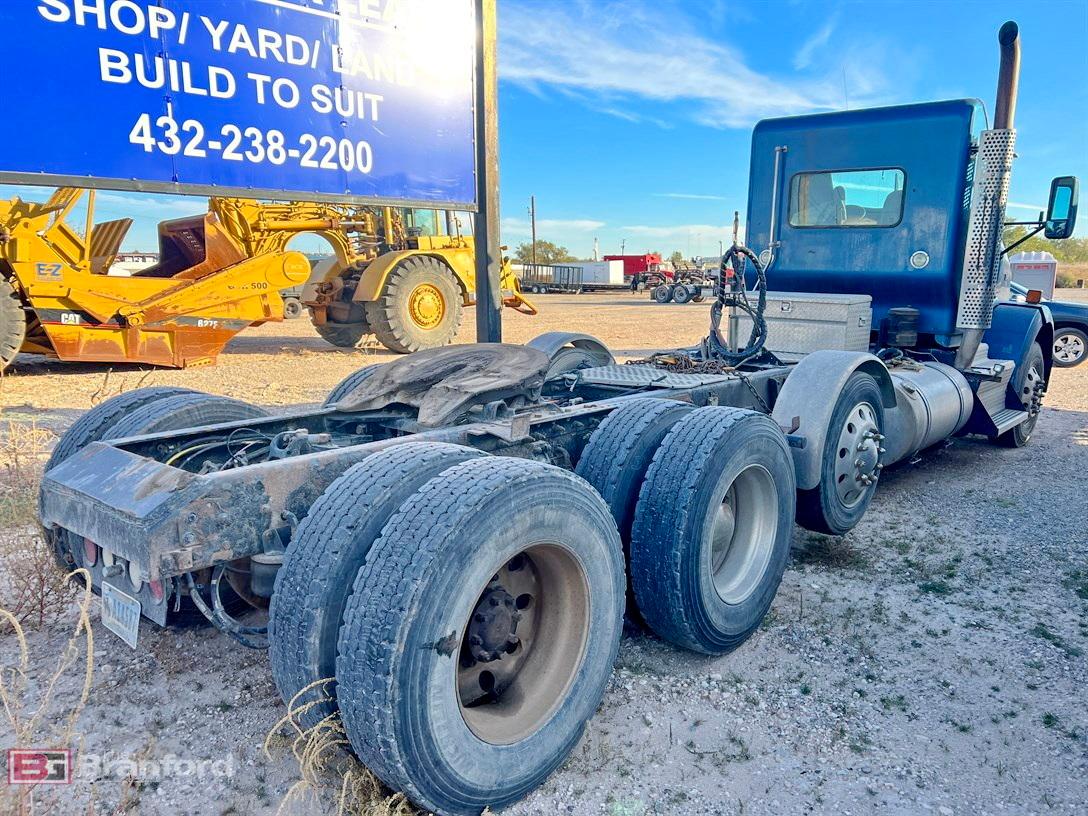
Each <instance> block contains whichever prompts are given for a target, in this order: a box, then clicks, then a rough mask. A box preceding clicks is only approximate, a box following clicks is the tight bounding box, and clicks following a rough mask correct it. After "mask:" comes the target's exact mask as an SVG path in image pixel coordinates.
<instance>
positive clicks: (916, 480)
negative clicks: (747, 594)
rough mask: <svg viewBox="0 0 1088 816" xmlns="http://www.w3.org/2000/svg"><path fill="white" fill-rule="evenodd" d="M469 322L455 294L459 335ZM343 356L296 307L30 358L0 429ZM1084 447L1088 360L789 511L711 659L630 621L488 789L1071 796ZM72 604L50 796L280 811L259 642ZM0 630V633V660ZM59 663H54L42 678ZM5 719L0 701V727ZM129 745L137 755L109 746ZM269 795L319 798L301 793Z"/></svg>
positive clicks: (1087, 582)
mask: <svg viewBox="0 0 1088 816" xmlns="http://www.w3.org/2000/svg"><path fill="white" fill-rule="evenodd" d="M1065 294H1066V293H1063V296H1064V295H1065ZM1075 294H1079V295H1081V296H1082V297H1083V296H1084V295H1085V293H1075ZM1085 299H1088V298H1085ZM540 300H541V302H542V306H543V309H544V313H543V315H541V316H540V317H537V318H528V317H521V316H517V315H508V317H507V321H506V337H507V339H508V340H510V341H513V342H521V341H525V340H527V339H529V338H531V337H532V336H534V335H536V334H538V333H540V332H543V331H548V330H551V329H557V328H570V327H578V328H581V329H582V330H584V331H587V332H589V333H592V334H595V335H597V336H599V337H601V338H602V339H604V340H606V341H607V342H608V343H609V345H610V346H612V347H613V348H615V349H619V350H620V351H621V354H623V355H629V356H640V355H642V354H644V353H645V352H646V351H649V350H651V349H653V348H656V347H664V346H668V345H672V344H674V343H677V342H688V341H694V340H695V339H696V338H697V337H698V336H699V335H700V334H701V333H702V332H703V331H704V330H705V328H704V322H705V320H706V309H705V307H703V308H700V307H697V306H683V307H677V306H667V307H660V306H654V305H651V304H649V303H648V302H647V301H646V300H645V299H644V298H643V297H638V298H635V297H633V296H629V295H626V294H623V295H616V296H582V297H560V296H551V297H542V298H540ZM472 335H473V326H472V325H471V320H466V325H465V330H464V332H463V334H462V339H463V340H464V341H470V340H471V339H472ZM366 356H368V358H369V359H373V360H377V359H382V358H383V357H384V356H385V355H383V354H380V353H378V352H377V351H374V350H371V351H369V352H366ZM363 357H364V354H363V353H349V352H342V351H337V350H334V349H330V348H329V347H327V346H325V345H324V344H323V343H322V341H321V340H319V339H318V338H317V337H316V336H315V335H314V334H313V332H312V330H311V329H310V328H309V326H308V324H307V323H306V322H305V321H296V322H294V323H290V324H280V325H270V326H265V327H262V328H260V329H257V330H254V331H251V332H248V333H246V334H245V335H243V336H242V337H240V338H239V339H237V340H236V341H235V342H234V343H233V344H232V345H231V347H230V348H229V349H228V352H227V353H226V354H225V355H224V356H223V357H222V358H221V360H220V364H219V365H218V366H217V367H215V368H209V369H202V370H194V371H184V372H171V371H155V372H153V373H151V374H150V375H147V376H146V378H145V374H144V372H141V371H138V370H135V369H130V370H127V371H122V370H114V371H113V372H112V373H110V374H109V376H108V377H107V369H106V367H105V366H100V367H92V368H90V369H88V368H87V367H78V366H68V365H63V364H59V363H50V362H45V361H41V360H35V359H33V358H26V360H25V361H20V362H19V364H17V365H16V366H15V367H14V368H13V369H12V370H11V371H10V372H9V373H8V375H7V376H5V377H4V378H3V380H2V381H0V386H2V392H0V405H2V406H3V413H2V415H0V425H3V426H4V427H7V428H8V433H9V435H10V434H11V433H13V432H15V433H26V432H27V428H28V427H30V426H31V425H32V424H36V425H37V427H38V428H40V429H43V430H44V432H45V434H44V437H46V444H49V440H48V437H50V436H52V435H53V434H55V433H59V432H61V431H62V430H63V429H64V428H65V427H66V426H67V425H68V424H69V423H70V422H71V421H72V419H73V418H74V417H75V416H76V415H78V413H79V412H80V411H82V410H85V409H86V408H88V407H89V406H90V405H91V404H92V401H94V400H95V399H99V398H101V397H102V396H103V395H109V394H112V393H117V392H118V391H120V390H122V389H127V388H133V387H135V386H136V385H137V383H138V382H140V381H141V380H142V381H143V384H144V385H147V384H159V385H162V384H183V385H186V386H189V387H193V388H199V389H204V390H208V391H212V392H216V393H222V394H227V395H231V396H235V397H241V398H245V399H249V400H252V401H254V402H258V403H261V404H263V405H270V406H271V405H286V404H291V403H298V402H310V403H312V402H318V401H319V400H321V399H322V398H323V396H324V394H325V393H326V392H327V391H328V390H329V389H330V388H331V387H332V386H333V385H334V384H335V383H336V382H338V381H339V380H340V379H341V378H342V377H343V376H345V375H346V374H347V373H349V372H350V371H351V370H353V369H354V368H356V367H357V366H359V365H361V364H363V362H364V359H363ZM368 361H369V360H368ZM5 419H6V420H9V421H10V422H11V423H12V424H11V425H8V423H6V422H3V420H5ZM7 450H8V455H9V459H10V456H11V446H10V445H9V446H8V448H7ZM3 464H4V465H5V466H6V467H7V468H8V469H9V473H19V474H21V473H25V472H26V471H24V470H18V471H16V470H14V469H13V467H14V466H13V464H12V462H11V461H7V462H4V463H3ZM1086 471H1088V366H1084V367H1082V368H1080V369H1075V370H1072V371H1058V372H1057V373H1056V374H1055V376H1054V379H1053V381H1052V384H1051V389H1050V392H1049V394H1048V396H1047V408H1046V410H1045V412H1044V416H1043V417H1042V419H1041V421H1040V424H1039V428H1038V431H1037V437H1036V438H1035V439H1034V441H1033V442H1032V445H1031V446H1030V447H1028V448H1027V449H1024V450H1020V451H1010V450H1003V449H999V448H996V447H993V446H991V445H989V444H987V443H985V442H983V441H978V440H957V441H955V442H954V443H952V444H951V445H949V446H947V447H941V448H939V449H936V450H933V451H930V452H927V453H926V454H925V455H924V456H923V457H922V461H920V462H919V463H917V464H914V465H907V466H903V467H898V468H895V469H893V470H891V471H889V472H888V473H887V474H886V475H885V477H884V479H883V480H882V481H883V484H882V487H881V490H880V491H879V492H878V494H877V497H876V499H875V501H874V503H873V506H872V509H871V511H870V512H869V514H868V515H867V517H866V519H865V520H864V521H863V523H862V524H861V525H860V526H859V527H858V528H857V529H856V530H854V531H853V532H852V533H851V534H850V535H848V536H847V537H846V538H845V539H843V540H835V541H824V540H813V539H810V537H808V536H807V535H806V534H804V533H798V543H799V544H803V545H805V547H806V548H807V553H806V554H804V555H800V554H799V555H797V556H796V557H795V558H794V561H793V563H792V565H791V567H790V569H789V570H788V571H787V574H786V578H785V581H784V583H783V585H782V588H781V590H780V592H779V594H778V598H777V600H776V602H775V604H774V607H773V609H772V611H771V614H770V615H769V617H768V618H767V620H766V621H765V623H764V625H763V626H762V628H761V630H760V631H759V632H758V634H757V635H756V636H755V637H753V638H752V639H751V640H750V641H749V642H747V643H746V644H745V645H744V646H743V647H742V648H740V649H739V650H738V651H736V652H735V653H733V654H731V655H729V656H727V657H723V658H718V659H708V658H703V657H698V656H694V655H691V654H686V653H682V652H679V651H677V650H675V649H673V648H671V647H669V646H666V645H664V644H663V643H661V642H659V641H658V640H656V639H655V638H653V637H651V636H649V635H646V634H642V633H637V632H629V633H628V636H627V637H625V639H624V643H623V646H622V649H621V653H620V659H619V664H618V666H617V669H616V672H615V674H614V676H613V680H612V684H611V686H610V689H609V692H608V694H607V696H606V698H605V701H604V704H603V706H602V708H601V710H600V712H599V713H598V714H597V716H596V717H595V718H594V719H593V721H592V722H591V723H590V725H589V727H588V729H587V733H586V736H585V739H584V740H583V742H582V744H581V745H580V746H579V748H578V749H577V751H576V752H575V754H574V756H573V757H572V758H571V759H570V761H569V762H568V763H567V764H566V765H565V766H564V768H563V769H562V770H561V771H560V772H559V773H557V774H556V775H555V776H554V777H553V778H552V779H551V780H550V781H549V782H548V783H547V784H546V785H545V786H544V788H542V789H541V790H540V791H538V792H537V793H536V794H534V795H533V796H532V797H530V798H529V799H528V800H526V801H525V802H524V803H521V804H519V805H517V806H516V807H514V808H512V809H511V810H510V811H509V812H511V813H514V814H518V816H527V815H528V814H554V813H571V814H587V815H588V814H609V816H642V815H643V814H674V813H675V814H759V813H767V814H772V813H773V814H780V813H791V814H792V813H802V812H813V813H835V814H840V813H841V814H847V813H852V814H859V813H870V812H880V813H901V814H919V813H922V814H925V813H934V814H940V815H941V816H948V814H953V813H954V814H969V813H970V814H976V813H977V814H983V813H990V814H993V813H1017V814H1019V813H1039V814H1044V813H1045V814H1049V813H1084V812H1085V811H1084V807H1085V804H1084V803H1085V802H1086V801H1088V657H1086V652H1088V525H1086V522H1085V517H1086V514H1088V499H1086V496H1085V494H1086V488H1088V481H1086V479H1085V476H1084V474H1085V472H1086ZM17 518H18V516H17V515H14V516H12V519H17ZM8 523H9V526H10V525H13V524H16V523H17V521H15V520H12V521H9V522H8ZM8 532H10V530H9V531H8ZM799 551H800V550H799ZM3 586H4V585H3V583H2V582H0V591H2V590H3ZM3 603H4V599H3V597H2V596H0V605H3ZM71 614H72V612H71V610H69V614H68V616H67V620H70V619H71ZM93 617H94V619H95V624H94V636H95V641H94V658H95V659H94V664H95V665H94V684H93V691H92V696H91V700H90V704H89V705H88V707H87V709H86V710H85V711H84V712H83V715H82V717H81V719H80V721H79V723H78V726H77V729H76V730H77V732H78V733H79V734H80V735H81V738H82V750H83V752H84V755H85V756H87V757H90V756H92V755H94V756H99V757H105V760H104V762H105V766H106V767H99V768H95V767H89V766H88V767H85V768H84V773H82V774H80V775H79V776H78V777H77V780H76V784H74V785H72V786H71V787H69V788H66V789H64V791H63V793H62V796H61V798H60V801H61V802H62V803H63V804H62V807H61V808H60V809H59V811H58V812H76V810H77V805H78V806H79V808H80V809H81V810H83V811H85V810H86V803H88V802H90V801H93V802H94V803H95V804H96V809H95V812H97V813H108V812H132V813H151V814H175V813H192V814H214V813H222V814H227V813H245V814H249V813H266V812H275V811H276V809H277V807H278V806H279V803H280V802H281V800H282V799H283V797H284V795H285V793H286V792H287V790H288V789H289V787H290V786H291V785H292V784H293V783H294V782H295V781H296V780H297V779H298V776H297V769H296V766H295V763H294V762H293V761H291V760H290V756H289V754H288V753H287V752H286V751H285V750H284V749H282V748H279V749H277V750H276V751H275V752H274V754H273V758H272V759H271V760H268V759H266V758H265V757H264V756H263V754H262V752H261V744H262V742H263V740H264V736H265V734H266V732H268V731H269V730H270V729H271V728H272V727H273V726H274V724H275V723H276V722H277V720H279V718H280V717H281V716H282V715H283V713H284V712H283V706H282V704H281V703H280V701H279V699H278V697H277V695H276V691H275V688H274V686H273V684H272V680H271V677H270V674H269V670H268V666H267V661H266V658H265V656H264V654H262V653H260V652H251V651H247V650H242V649H238V648H235V647H234V646H233V642H232V641H229V640H227V639H226V638H224V637H223V636H220V635H217V634H214V633H212V632H209V631H207V630H194V629H190V630H184V631H159V630H156V629H154V628H152V627H150V626H148V625H146V624H145V625H144V626H143V628H142V630H141V633H140V637H141V640H142V644H141V648H140V650H139V651H135V652H134V651H131V650H130V649H128V647H126V646H124V645H123V644H121V643H120V642H119V641H117V640H116V639H115V638H113V637H112V636H111V635H110V633H108V632H106V631H104V630H103V629H102V628H101V626H100V625H99V624H98V622H97V611H95V612H94V613H93ZM66 639H67V633H66V630H65V628H64V627H63V626H61V625H57V626H52V627H45V628H42V629H37V630H34V631H32V632H30V633H29V648H30V651H31V654H32V656H33V658H32V662H33V668H32V671H31V674H32V683H35V684H38V685H41V684H43V683H44V682H45V681H46V680H47V678H48V676H49V673H50V671H51V669H52V666H53V665H54V663H55V660H56V656H57V655H58V654H59V653H60V651H61V650H62V648H63V646H64V644H65V641H66ZM16 652H17V643H16V641H15V639H14V637H13V636H11V635H2V636H0V662H3V663H4V664H5V665H10V662H11V661H12V660H14V656H15V654H16ZM79 687H80V676H79V672H78V669H75V668H74V669H73V670H72V671H70V672H69V673H68V674H66V675H65V677H64V678H63V679H62V681H61V683H60V684H59V686H58V690H57V694H56V700H58V701H59V703H60V704H64V703H65V702H69V703H70V702H71V701H72V700H73V699H74V698H75V697H76V696H78V693H79V692H78V690H79ZM7 728H8V725H7V723H6V722H5V720H4V718H3V717H0V747H3V748H6V747H9V746H10V745H11V742H12V738H11V736H10V731H8V730H5V729H7ZM38 733H44V732H38ZM169 757H174V758H175V759H176V758H181V759H183V760H210V761H214V762H218V763H219V764H218V765H207V766H205V767H204V769H203V770H204V774H203V775H201V774H199V773H196V772H191V773H182V772H180V771H178V767H179V766H178V765H177V764H176V763H175V765H174V766H173V769H172V770H171V768H169V767H167V768H165V769H164V768H163V764H164V763H169V762H170V761H171V760H169V759H168V758H169ZM134 758H135V759H143V760H145V767H144V768H133V767H132V766H131V763H129V764H126V763H125V762H124V761H125V760H131V759H134ZM147 760H153V761H154V762H157V763H159V764H158V765H155V764H148V763H147V762H146V761H147ZM111 761H112V764H110V763H111ZM180 767H181V768H182V769H183V770H189V771H193V768H192V767H190V766H186V765H184V764H182V765H180ZM156 770H160V771H162V774H161V775H160V776H159V777H158V778H156V775H155V772H156ZM48 798H49V797H43V798H42V802H43V803H44V802H45V801H46V800H47V799H48ZM334 800H335V796H332V797H327V798H326V799H325V800H324V801H325V802H326V803H331V802H333V801H334ZM325 807H326V810H329V811H331V812H335V807H334V806H333V805H331V804H326V806H325ZM287 810H288V812H300V813H316V812H321V810H320V808H319V807H318V805H316V804H315V803H314V802H312V801H310V800H307V801H304V802H301V803H299V804H297V805H292V806H290V807H289V808H288V809H287Z"/></svg>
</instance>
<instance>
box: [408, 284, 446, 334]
mask: <svg viewBox="0 0 1088 816" xmlns="http://www.w3.org/2000/svg"><path fill="white" fill-rule="evenodd" d="M408 313H409V314H410V315H411V316H412V322H413V323H415V324H416V325H417V326H419V327H420V328H422V329H426V330H431V329H435V328H437V327H438V326H439V325H440V324H441V323H442V321H443V319H445V317H446V299H445V298H444V297H443V296H442V292H441V291H440V290H439V288H438V287H437V286H435V285H434V284H431V283H421V284H420V285H419V286H417V287H416V288H415V289H413V290H412V293H411V294H410V295H409V296H408Z"/></svg>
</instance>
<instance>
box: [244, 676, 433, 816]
mask: <svg viewBox="0 0 1088 816" xmlns="http://www.w3.org/2000/svg"><path fill="white" fill-rule="evenodd" d="M332 682H333V681H332V680H331V679H329V680H318V681H317V682H316V683H312V684H310V685H309V686H307V687H306V688H304V689H302V690H301V691H300V692H299V693H298V694H296V695H295V696H294V698H293V699H292V700H291V702H290V704H289V705H288V706H287V714H286V715H285V716H284V717H283V719H281V720H280V721H279V722H278V723H276V725H275V726H274V727H273V728H272V730H271V731H270V732H269V733H268V736H267V737H266V738H265V742H264V753H265V756H266V757H267V758H268V759H269V760H270V761H271V760H272V759H273V757H272V749H273V747H281V746H288V747H290V750H291V754H292V755H293V756H294V758H295V761H296V762H297V763H298V769H299V780H298V781H297V782H296V783H295V784H294V785H292V786H291V788H290V790H288V791H287V795H286V796H284V798H283V801H282V802H280V806H279V808H278V809H277V811H276V813H277V816H279V814H286V813H290V812H292V810H293V809H296V808H300V807H303V806H305V804H306V803H311V804H313V805H315V806H317V807H318V808H321V809H324V808H325V807H327V806H328V805H330V804H334V805H335V808H336V810H335V813H336V816H416V814H418V812H419V811H417V810H416V809H415V808H414V807H412V806H411V805H410V804H409V803H408V800H407V799H406V798H405V797H404V794H400V793H398V794H394V795H392V796H390V795H389V792H388V791H386V790H385V789H384V788H383V787H382V784H381V782H379V781H378V779H377V777H375V776H374V774H372V773H371V772H370V771H369V770H367V769H366V767H364V766H363V764H362V763H361V762H359V760H358V759H356V758H355V756H354V755H353V754H352V753H351V751H350V744H349V742H348V738H347V734H346V733H345V732H344V726H343V724H342V723H341V722H340V715H339V714H336V713H334V714H330V715H329V716H328V717H326V718H325V719H323V720H321V722H319V723H317V725H315V726H313V727H312V728H305V727H303V725H302V715H303V714H305V713H306V711H308V710H309V709H310V708H312V707H314V706H315V705H318V704H320V703H321V702H323V700H327V699H328V697H327V696H325V697H323V699H321V700H314V701H311V702H307V703H303V704H301V705H300V704H299V700H301V699H302V698H303V697H305V696H306V695H308V694H309V692H311V691H313V690H314V689H320V690H321V692H320V693H322V694H323V695H327V691H326V690H327V688H328V686H329V685H330V684H331V683H332Z"/></svg>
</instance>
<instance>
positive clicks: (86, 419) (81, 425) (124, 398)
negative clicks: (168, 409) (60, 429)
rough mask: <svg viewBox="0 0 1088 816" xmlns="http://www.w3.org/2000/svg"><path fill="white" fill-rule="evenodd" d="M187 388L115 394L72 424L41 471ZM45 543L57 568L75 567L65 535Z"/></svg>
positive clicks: (47, 535) (53, 533)
mask: <svg viewBox="0 0 1088 816" xmlns="http://www.w3.org/2000/svg"><path fill="white" fill-rule="evenodd" d="M194 393H196V392H195V391H190V390H189V389H188V388H170V387H157V388H140V389H138V390H136V391H129V392H127V393H125V394H118V395H117V396H116V397H112V398H110V399H108V400H106V401H105V402H103V403H100V404H99V405H96V406H95V407H94V408H92V409H91V410H89V411H87V412H86V413H84V414H83V415H82V416H81V417H80V418H79V419H77V420H76V421H75V422H74V423H72V427H70V428H69V429H68V430H67V431H65V433H64V435H63V436H62V437H61V438H60V441H59V442H57V444H56V445H55V446H54V448H53V452H52V453H51V454H50V456H49V460H48V461H47V462H46V463H45V472H46V473H48V472H49V471H50V470H52V469H53V468H55V467H56V466H57V465H59V464H60V463H61V462H63V461H64V460H65V459H67V458H68V457H70V456H72V455H73V454H75V453H78V452H79V451H81V450H83V448H85V447H86V446H87V445H89V444H91V443H92V442H99V441H101V440H102V439H104V438H105V437H106V433H107V432H108V431H109V429H110V428H112V427H113V426H114V425H116V424H117V422H118V421H119V420H120V419H121V418H122V417H124V416H125V415H126V414H128V413H131V412H132V411H135V410H138V409H140V408H142V407H143V406H145V405H149V404H150V403H152V402H156V401H158V400H161V399H166V398H167V397H175V396H178V395H181V394H194ZM45 538H46V540H47V541H48V542H49V543H50V544H51V545H52V547H53V552H54V554H55V555H56V557H57V562H58V563H59V564H60V567H61V569H63V570H65V571H68V570H70V569H72V567H73V566H75V565H76V553H75V552H74V551H73V550H72V548H71V547H70V546H69V543H68V536H67V535H65V534H63V531H60V532H56V531H51V530H47V531H45Z"/></svg>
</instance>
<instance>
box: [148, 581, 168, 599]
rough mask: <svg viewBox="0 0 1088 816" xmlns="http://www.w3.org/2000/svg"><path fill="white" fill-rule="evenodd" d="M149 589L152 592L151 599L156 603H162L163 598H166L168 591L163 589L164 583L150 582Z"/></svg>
mask: <svg viewBox="0 0 1088 816" xmlns="http://www.w3.org/2000/svg"><path fill="white" fill-rule="evenodd" d="M147 588H148V589H149V590H151V597H152V599H153V600H154V601H155V603H157V604H159V603H162V600H163V598H165V597H166V590H165V589H163V585H162V581H150V582H148V584H147Z"/></svg>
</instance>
